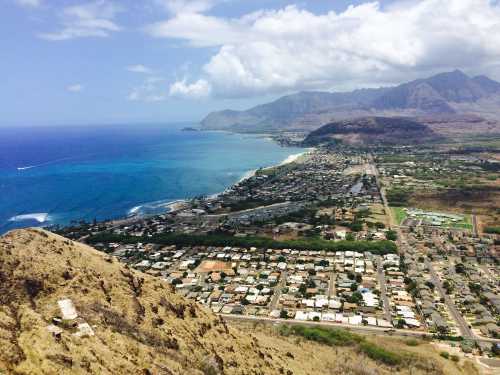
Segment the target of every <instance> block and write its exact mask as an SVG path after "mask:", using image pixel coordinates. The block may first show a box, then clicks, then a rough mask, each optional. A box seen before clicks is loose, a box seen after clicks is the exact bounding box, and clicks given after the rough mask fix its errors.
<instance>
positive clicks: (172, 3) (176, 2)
mask: <svg viewBox="0 0 500 375" xmlns="http://www.w3.org/2000/svg"><path fill="white" fill-rule="evenodd" d="M155 2H156V3H157V4H159V5H161V6H163V7H164V8H165V9H167V10H168V11H169V12H171V13H174V14H177V13H199V12H205V11H207V10H209V9H211V8H213V7H214V6H215V5H216V4H217V3H220V2H221V0H155Z"/></svg>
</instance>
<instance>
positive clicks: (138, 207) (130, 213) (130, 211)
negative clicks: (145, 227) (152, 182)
mask: <svg viewBox="0 0 500 375" xmlns="http://www.w3.org/2000/svg"><path fill="white" fill-rule="evenodd" d="M141 208H142V206H135V207H132V208H131V209H130V210H128V214H129V215H135V214H136V213H137V212H139V210H140V209H141Z"/></svg>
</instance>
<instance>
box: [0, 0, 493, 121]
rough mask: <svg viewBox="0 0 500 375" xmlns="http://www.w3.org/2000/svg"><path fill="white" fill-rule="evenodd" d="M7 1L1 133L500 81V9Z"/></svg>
mask: <svg viewBox="0 0 500 375" xmlns="http://www.w3.org/2000/svg"><path fill="white" fill-rule="evenodd" d="M0 4H1V10H0V32H1V33H2V38H1V40H0V47H1V49H0V51H1V52H0V68H1V71H2V72H3V75H2V76H3V79H2V84H1V85H0V102H1V103H2V104H1V107H2V111H1V113H0V126H21V125H72V124H106V123H125V122H177V121H197V120H200V119H201V118H202V117H203V116H204V115H206V114H207V113H208V112H210V111H212V110H218V109H225V108H232V109H243V108H247V107H250V106H252V105H255V104H258V103H263V102H266V101H269V100H271V99H274V98H276V97H279V96H280V95H283V94H287V93H291V92H296V91H299V90H350V89H353V88H359V87H365V86H370V87H374V86H381V85H390V84H396V83H400V82H404V81H407V80H409V79H413V78H417V77H422V76H426V75H429V74H433V73H436V72H439V71H443V70H449V69H454V68H460V69H463V70H465V71H466V72H468V73H470V74H476V73H485V74H488V75H490V76H491V77H492V78H497V79H498V78H500V74H499V73H500V69H499V66H498V63H497V61H499V60H498V58H499V57H500V29H499V24H500V10H499V5H498V2H497V1H488V0H421V1H407V0H405V1H382V2H379V3H376V2H366V1H349V0H341V1H338V0H335V1H333V0H332V1H326V0H313V1H297V2H290V1H278V0H251V1H250V0H141V1H137V0H128V1H108V0H91V1H84V0H67V1H65V0H0Z"/></svg>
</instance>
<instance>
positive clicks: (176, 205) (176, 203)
mask: <svg viewBox="0 0 500 375" xmlns="http://www.w3.org/2000/svg"><path fill="white" fill-rule="evenodd" d="M314 150H315V148H314V147H312V148H307V149H306V150H305V151H303V152H299V153H296V154H291V155H289V156H287V157H286V158H285V159H284V160H283V161H282V162H281V163H279V164H273V165H269V166H266V167H264V169H267V168H275V167H280V166H283V165H286V164H290V163H293V162H296V161H297V160H299V159H300V158H301V157H303V156H304V155H306V154H308V153H310V152H312V151H314ZM257 171H258V169H252V170H249V171H247V172H245V173H244V174H243V175H242V176H241V177H240V179H239V180H238V181H236V182H235V183H234V184H232V185H230V186H228V187H227V188H226V189H224V190H223V191H221V192H218V193H214V194H210V195H208V196H207V199H216V198H218V197H219V196H220V195H221V194H224V193H225V192H227V191H229V190H230V189H232V188H233V186H235V185H237V184H239V183H242V182H243V181H245V180H248V179H249V178H252V177H254V176H255V174H256V173H257ZM154 203H158V202H150V203H145V204H143V205H138V206H135V207H133V208H131V209H130V210H129V213H128V215H127V216H126V218H127V219H132V218H144V217H148V216H155V215H161V214H140V213H136V212H138V211H140V209H141V208H142V207H145V206H148V205H149V206H151V205H154ZM188 203H189V198H183V199H176V200H173V201H169V202H165V203H159V204H157V205H156V206H155V207H157V208H160V207H161V208H164V209H165V210H166V211H165V212H164V213H171V212H176V211H179V210H182V209H184V208H186V206H187V205H188Z"/></svg>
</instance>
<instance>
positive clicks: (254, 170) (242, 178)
mask: <svg viewBox="0 0 500 375" xmlns="http://www.w3.org/2000/svg"><path fill="white" fill-rule="evenodd" d="M256 172H257V169H252V170H251V171H247V172H245V174H244V175H243V176H241V178H240V179H239V181H238V183H240V182H242V181H245V180H247V179H249V178H250V177H253V176H255V173H256Z"/></svg>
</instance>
